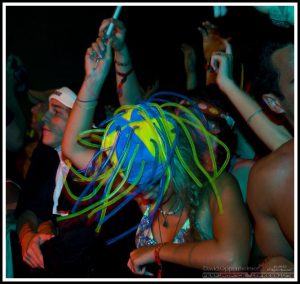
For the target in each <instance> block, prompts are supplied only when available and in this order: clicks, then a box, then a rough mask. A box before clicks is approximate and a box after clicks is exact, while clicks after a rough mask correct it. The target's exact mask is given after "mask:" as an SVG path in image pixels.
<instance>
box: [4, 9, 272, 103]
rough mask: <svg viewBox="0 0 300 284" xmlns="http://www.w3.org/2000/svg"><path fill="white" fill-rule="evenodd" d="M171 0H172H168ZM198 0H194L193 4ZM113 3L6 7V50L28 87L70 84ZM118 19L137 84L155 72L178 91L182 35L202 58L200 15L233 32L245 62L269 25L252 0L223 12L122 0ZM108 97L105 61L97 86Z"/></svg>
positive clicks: (78, 78) (79, 75) (75, 82)
mask: <svg viewBox="0 0 300 284" xmlns="http://www.w3.org/2000/svg"><path fill="white" fill-rule="evenodd" d="M174 5H175V4H174ZM198 5H199V4H198ZM114 9H115V7H114V6H95V7H89V6H81V7H80V6H79V7H77V6H70V7H69V6H56V7H53V6H33V7H28V6H16V7H11V6H10V7H6V51H7V54H6V55H7V56H8V55H9V54H11V53H13V54H15V55H17V56H19V57H20V58H21V60H22V61H23V63H24V65H25V67H26V68H27V71H28V74H29V88H30V89H35V90H47V89H52V88H59V87H62V86H68V87H70V88H71V89H73V90H74V91H75V92H78V90H79V88H80V85H81V82H82V80H83V76H84V61H83V60H84V54H85V51H86V49H87V48H88V47H89V46H90V45H91V43H92V42H93V41H95V39H96V37H97V34H98V28H99V26H100V24H101V22H102V20H103V19H105V18H109V17H111V16H112V14H113V11H114ZM120 20H121V21H123V22H124V23H125V25H126V28H127V36H126V39H127V44H128V46H129V49H130V53H131V55H132V60H133V64H134V67H135V70H136V73H137V76H138V79H139V80H140V81H141V83H142V85H143V86H147V85H148V84H151V83H153V81H154V79H155V78H156V77H159V78H160V83H161V88H164V89H168V90H171V89H173V90H177V91H180V90H181V88H184V86H185V85H184V84H185V75H184V65H183V53H182V51H181V50H180V46H181V44H182V43H184V42H186V43H189V44H192V45H193V46H194V47H195V48H196V50H197V53H198V63H199V65H201V66H202V65H203V63H204V62H203V57H202V37H201V34H200V32H199V31H198V30H197V27H199V26H200V25H201V23H202V22H203V21H205V20H211V21H213V22H214V23H216V24H218V26H219V27H220V29H221V31H223V33H224V34H225V35H230V36H233V39H234V40H233V41H232V44H233V47H234V48H235V49H236V51H237V53H239V56H240V57H241V58H242V60H243V61H244V62H245V63H247V62H249V63H250V64H249V68H251V61H252V57H253V55H254V54H255V53H254V50H255V46H256V43H257V42H258V41H259V39H260V38H262V37H266V36H268V34H269V33H270V30H271V29H272V28H273V27H272V25H271V23H270V20H269V18H268V16H266V15H264V14H261V13H259V12H257V11H256V10H255V9H254V8H253V7H250V6H249V7H248V6H237V7H228V13H227V15H226V17H224V18H217V19H214V18H213V8H212V7H208V6H197V4H195V6H138V5H137V6H126V7H123V10H122V11H121V15H120ZM101 95H102V96H103V97H104V98H105V99H106V100H108V101H109V100H110V99H112V100H113V99H115V98H116V92H115V75H114V70H113V69H112V72H111V75H110V76H109V78H108V80H107V82H106V85H105V88H104V90H103V92H102V94H101Z"/></svg>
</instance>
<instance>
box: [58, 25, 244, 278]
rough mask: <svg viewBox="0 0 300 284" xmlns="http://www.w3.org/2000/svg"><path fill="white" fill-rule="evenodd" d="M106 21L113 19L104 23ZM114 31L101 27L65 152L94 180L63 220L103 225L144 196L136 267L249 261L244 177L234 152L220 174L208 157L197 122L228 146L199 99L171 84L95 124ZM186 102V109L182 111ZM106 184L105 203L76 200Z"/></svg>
mask: <svg viewBox="0 0 300 284" xmlns="http://www.w3.org/2000/svg"><path fill="white" fill-rule="evenodd" d="M105 28H107V23H106V24H103V26H102V27H100V30H101V29H105ZM115 40H116V39H114V38H110V39H108V40H107V41H104V40H103V37H102V36H100V37H99V38H98V39H97V41H96V42H95V43H93V44H92V46H91V47H90V48H88V49H87V52H86V55H85V78H84V81H83V84H82V87H81V89H80V91H79V94H78V97H77V100H76V103H75V104H74V107H73V109H72V112H71V114H70V118H69V120H68V122H67V127H66V130H65V133H64V137H63V144H62V151H63V153H64V156H65V157H67V159H68V160H69V162H71V163H72V166H71V170H72V171H73V173H74V174H75V175H76V178H77V179H79V180H81V181H85V182H88V184H89V185H93V186H87V187H86V189H85V190H84V192H83V193H82V194H81V195H80V196H74V195H72V193H70V194H71V196H72V198H73V200H74V203H75V206H74V208H73V210H72V212H71V213H70V214H69V215H68V216H64V217H60V218H59V219H58V220H65V219H69V218H72V217H76V216H79V215H81V214H87V215H88V217H90V218H94V219H95V220H97V221H98V226H97V229H96V230H97V232H100V229H101V226H102V224H103V223H104V222H106V221H109V218H110V217H111V216H112V215H113V214H114V213H115V212H117V211H118V210H121V208H122V207H123V206H125V205H126V204H127V203H128V202H129V201H130V200H132V199H135V200H136V201H137V202H138V204H139V205H140V208H141V210H142V212H143V213H144V216H143V218H142V220H141V222H140V224H139V225H138V228H137V232H136V245H137V249H135V250H133V251H132V252H131V253H130V256H129V260H128V263H127V265H128V267H129V269H130V270H131V271H132V272H133V273H135V274H137V275H152V273H151V272H149V271H148V270H147V269H146V266H147V264H150V263H154V262H157V264H159V265H160V264H161V261H166V262H171V263H175V264H180V265H184V266H187V267H193V268H197V269H202V270H213V269H214V270H215V269H216V268H217V269H218V270H224V269H230V268H232V269H235V270H236V269H239V270H241V269H242V268H243V267H245V266H246V265H247V263H248V258H249V251H250V226H249V220H248V216H247V212H246V209H245V207H244V205H243V201H242V196H241V193H240V190H239V188H238V185H237V182H236V181H235V179H234V178H233V177H232V176H231V175H230V174H228V173H225V172H224V168H225V167H226V163H228V160H229V153H228V155H227V159H226V161H225V162H224V163H223V165H221V166H220V167H217V165H216V158H215V157H212V160H213V161H214V163H213V165H214V166H213V167H214V168H213V171H212V173H208V172H207V171H206V170H205V168H204V167H203V166H202V165H201V163H200V162H199V158H198V157H199V155H201V152H200V151H201V145H200V144H201V142H195V141H194V139H193V136H194V135H193V130H195V129H197V130H201V131H202V132H203V135H204V137H205V141H204V142H202V143H203V145H204V146H205V147H208V148H209V149H210V150H211V155H212V156H213V155H214V153H213V151H212V146H211V144H212V141H215V142H217V143H218V144H220V145H221V146H222V147H224V149H227V147H226V145H225V144H224V143H222V141H220V140H219V139H218V138H216V137H215V136H213V135H212V134H211V133H210V132H209V131H207V130H206V128H205V125H204V123H203V121H202V120H201V113H199V109H198V108H192V110H189V109H187V108H185V107H184V106H181V105H180V104H177V103H173V102H172V101H171V100H169V98H170V97H172V95H173V94H171V93H162V94H157V95H154V96H152V97H151V98H150V99H149V100H148V101H145V102H140V103H139V104H136V105H124V106H122V107H120V108H119V109H118V110H117V111H116V112H115V114H114V117H113V118H112V119H111V120H109V121H108V122H106V123H104V124H102V125H100V126H99V127H98V128H97V129H93V130H90V129H91V127H92V117H93V115H94V111H95V108H96V105H97V100H98V95H99V93H100V91H101V89H102V86H103V84H104V81H105V79H106V77H107V74H108V72H109V69H110V65H111V61H112V50H111V46H112V45H114V44H115V42H114V41H115ZM124 48H125V49H126V46H125V47H124ZM122 51H124V50H122V48H121V49H120V50H118V52H121V53H122ZM119 63H120V66H123V67H122V68H123V70H122V71H123V72H127V73H128V71H129V70H130V66H128V67H127V68H128V70H124V69H126V68H125V67H124V65H121V64H122V62H119ZM130 76H132V73H131V74H129V75H128V78H127V79H129V78H130ZM123 83H124V85H125V84H126V81H125V82H123ZM190 103H191V104H193V102H192V101H190ZM177 108H180V110H181V112H183V113H185V114H186V115H185V116H178V115H175V114H174V112H175V111H174V109H177ZM172 109H173V110H172ZM197 109H198V111H197ZM203 145H202V146H203ZM227 151H228V149H227ZM228 152H229V151H228ZM67 162H68V161H67ZM73 166H74V167H75V168H77V169H83V170H82V171H76V170H75V169H74V168H73ZM99 193H100V195H101V197H100V198H99V200H98V201H97V202H94V203H92V204H89V205H87V206H86V208H84V209H82V207H80V208H81V209H80V210H77V208H78V207H77V205H80V203H81V202H84V201H86V200H88V199H90V198H93V197H94V196H95V195H96V194H99ZM160 268H161V267H160ZM158 277H161V269H160V271H159V274H158Z"/></svg>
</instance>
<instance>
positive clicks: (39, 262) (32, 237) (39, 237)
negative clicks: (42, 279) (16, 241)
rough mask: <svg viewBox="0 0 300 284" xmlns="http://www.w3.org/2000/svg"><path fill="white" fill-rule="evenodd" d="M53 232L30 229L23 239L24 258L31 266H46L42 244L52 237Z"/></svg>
mask: <svg viewBox="0 0 300 284" xmlns="http://www.w3.org/2000/svg"><path fill="white" fill-rule="evenodd" d="M53 237H54V235H53V234H48V233H35V232H33V231H30V232H28V233H26V234H25V235H24V237H23V238H22V240H21V247H22V258H23V261H24V262H26V263H27V264H28V265H29V266H30V267H31V268H43V269H44V268H45V266H44V258H43V255H42V252H41V249H40V247H41V245H42V244H43V243H45V242H46V241H48V240H50V239H52V238H53Z"/></svg>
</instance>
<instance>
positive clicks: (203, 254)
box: [159, 240, 248, 270]
mask: <svg viewBox="0 0 300 284" xmlns="http://www.w3.org/2000/svg"><path fill="white" fill-rule="evenodd" d="M159 256H160V259H161V260H163V261H167V262H172V263H176V264H180V265H184V266H187V267H192V268H197V269H203V270H222V269H224V268H239V269H240V268H242V267H244V266H246V265H247V260H248V258H247V254H246V253H244V254H243V251H241V250H239V252H238V250H236V249H234V248H232V249H230V248H226V249H225V248H224V247H223V246H222V245H220V244H218V242H216V241H215V240H208V241H202V242H193V243H186V244H166V245H165V246H163V247H162V248H161V250H160V252H159Z"/></svg>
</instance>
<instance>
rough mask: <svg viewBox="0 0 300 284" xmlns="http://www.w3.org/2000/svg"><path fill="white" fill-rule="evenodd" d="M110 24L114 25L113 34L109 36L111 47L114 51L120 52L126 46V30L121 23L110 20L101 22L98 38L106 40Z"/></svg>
mask: <svg viewBox="0 0 300 284" xmlns="http://www.w3.org/2000/svg"><path fill="white" fill-rule="evenodd" d="M111 22H113V23H114V28H113V32H112V34H111V36H110V39H111V45H112V47H113V49H114V50H115V51H117V52H120V51H121V50H122V49H123V48H124V47H125V45H126V44H125V36H126V28H125V25H124V24H123V23H122V22H121V21H119V20H116V19H112V18H110V19H105V20H103V21H102V23H101V26H100V27H99V33H98V36H99V37H100V38H104V39H106V32H107V29H108V27H109V25H110V23H111ZM106 40H107V39H106Z"/></svg>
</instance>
